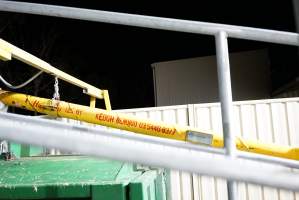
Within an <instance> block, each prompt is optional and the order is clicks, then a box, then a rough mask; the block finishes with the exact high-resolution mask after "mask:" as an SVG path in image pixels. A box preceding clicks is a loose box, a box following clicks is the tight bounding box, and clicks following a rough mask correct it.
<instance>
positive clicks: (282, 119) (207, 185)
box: [119, 98, 299, 200]
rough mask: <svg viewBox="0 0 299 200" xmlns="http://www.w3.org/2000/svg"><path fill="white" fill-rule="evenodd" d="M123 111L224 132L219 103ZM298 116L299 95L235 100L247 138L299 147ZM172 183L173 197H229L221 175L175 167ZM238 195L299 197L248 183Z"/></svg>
mask: <svg viewBox="0 0 299 200" xmlns="http://www.w3.org/2000/svg"><path fill="white" fill-rule="evenodd" d="M119 112H124V113H130V114H133V115H136V116H139V117H144V118H149V119H152V120H158V121H160V120H161V121H164V122H171V123H178V124H182V125H191V126H195V127H199V128H203V129H213V130H215V131H217V132H219V133H222V124H221V113H220V105H219V104H218V103H211V104H192V105H181V106H168V107H156V108H141V109H129V110H121V111H119ZM298 119H299V98H286V99H273V100H258V101H243V102H235V103H234V130H235V131H236V134H237V135H238V136H241V137H242V138H244V139H255V140H259V141H262V142H268V143H276V144H281V145H294V146H299V123H298ZM220 167H221V166H220ZM240 170H242V169H240ZM244 173H246V172H244ZM168 183H169V191H168V193H169V194H168V197H169V199H171V200H197V199H200V200H226V199H227V191H226V182H225V180H222V179H219V178H215V177H207V176H201V175H197V174H190V173H185V172H180V171H175V170H171V171H170V172H169V177H168ZM238 195H239V199H240V200H299V193H294V192H291V191H285V190H279V189H273V188H268V187H261V186H256V185H252V184H246V183H238Z"/></svg>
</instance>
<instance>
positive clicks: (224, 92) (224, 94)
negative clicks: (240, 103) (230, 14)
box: [215, 31, 237, 200]
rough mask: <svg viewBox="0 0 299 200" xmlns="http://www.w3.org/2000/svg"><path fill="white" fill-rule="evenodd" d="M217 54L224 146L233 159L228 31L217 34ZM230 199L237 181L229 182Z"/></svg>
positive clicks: (235, 188)
mask: <svg viewBox="0 0 299 200" xmlns="http://www.w3.org/2000/svg"><path fill="white" fill-rule="evenodd" d="M215 37H216V56H217V72H218V85H219V98H220V102H221V115H222V125H223V137H224V148H225V150H226V152H227V155H228V156H229V157H231V158H232V159H234V158H235V155H236V144H235V136H234V131H233V130H232V126H233V122H232V120H233V117H232V115H233V101H232V89H231V78H230V64H229V53H228V42H227V33H226V32H223V31H220V32H219V33H217V34H216V36H215ZM227 189H228V198H229V200H235V199H237V187H236V183H235V182H232V181H228V182H227Z"/></svg>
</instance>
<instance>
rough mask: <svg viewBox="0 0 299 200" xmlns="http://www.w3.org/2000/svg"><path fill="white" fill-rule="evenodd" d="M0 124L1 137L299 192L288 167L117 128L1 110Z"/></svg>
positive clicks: (297, 179)
mask: <svg viewBox="0 0 299 200" xmlns="http://www.w3.org/2000/svg"><path fill="white" fill-rule="evenodd" d="M0 128H1V131H0V138H3V139H7V140H11V141H16V142H21V143H27V144H33V145H42V146H45V147H53V148H58V149H61V150H67V151H71V152H76V153H82V154H87V155H93V156H98V157H105V158H109V159H116V160H122V161H128V162H135V163H142V164H146V165H150V166H157V167H166V168H171V169H179V170H184V171H189V172H193V173H200V174H204V175H209V176H217V177H222V178H226V179H228V180H237V181H246V182H249V183H254V184H262V185H267V186H271V187H278V188H285V189H291V190H294V191H298V190H299V175H298V173H297V174H296V173H293V172H290V171H289V169H288V168H284V167H277V166H274V165H270V164H263V165H261V164H260V163H259V162H254V161H248V160H246V161H244V160H242V159H239V160H232V159H230V158H228V157H226V156H225V155H215V154H209V153H203V152H202V153H199V152H198V151H193V150H190V149H186V148H179V147H171V146H164V145H161V144H153V143H148V142H146V141H140V140H135V139H133V138H130V137H127V135H128V134H126V133H122V134H123V136H122V137H119V135H120V134H119V133H118V134H116V135H112V133H113V132H119V131H117V130H114V131H111V130H103V129H102V130H101V129H98V128H93V127H88V126H84V125H71V124H66V123H61V122H57V121H50V120H45V119H38V118H32V117H26V116H21V115H15V114H8V113H3V114H2V113H0ZM117 135H118V136H117ZM143 137H145V136H143ZM148 137H149V136H148ZM207 155H213V156H212V157H211V156H207ZM219 166H221V167H219ZM240 169H242V170H240Z"/></svg>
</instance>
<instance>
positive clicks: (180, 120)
mask: <svg viewBox="0 0 299 200" xmlns="http://www.w3.org/2000/svg"><path fill="white" fill-rule="evenodd" d="M118 112H124V113H128V114H132V115H136V116H138V117H142V118H149V119H151V120H156V121H164V122H169V123H177V124H181V125H188V124H189V118H190V116H189V115H188V106H187V105H182V106H167V107H156V108H144V109H143V108H141V109H129V110H121V111H118ZM167 186H168V194H167V196H168V199H171V200H193V180H192V175H191V174H189V173H186V172H181V171H176V170H171V171H170V172H168V176H167Z"/></svg>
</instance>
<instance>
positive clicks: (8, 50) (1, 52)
mask: <svg viewBox="0 0 299 200" xmlns="http://www.w3.org/2000/svg"><path fill="white" fill-rule="evenodd" d="M11 57H13V58H15V59H17V60H20V61H22V62H24V63H26V64H28V65H30V66H32V67H35V68H37V69H39V70H42V71H44V72H46V73H48V74H51V75H54V76H57V77H58V78H59V79H62V80H64V81H66V82H68V83H71V84H73V85H76V86H78V87H80V88H82V89H83V92H84V93H86V94H88V95H90V96H93V97H96V98H98V99H103V98H104V95H103V90H101V89H98V88H96V87H94V86H92V85H90V84H88V83H85V82H83V81H81V80H79V79H77V78H75V77H73V76H71V75H69V74H67V73H65V72H63V71H61V70H59V69H57V68H55V67H53V66H51V65H50V64H49V63H47V62H45V61H43V60H41V59H39V58H37V57H36V56H34V55H32V54H30V53H28V52H26V51H24V50H22V49H20V48H18V47H16V46H14V45H12V44H10V43H8V42H6V41H5V40H3V39H0V59H2V60H4V61H6V60H11Z"/></svg>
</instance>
